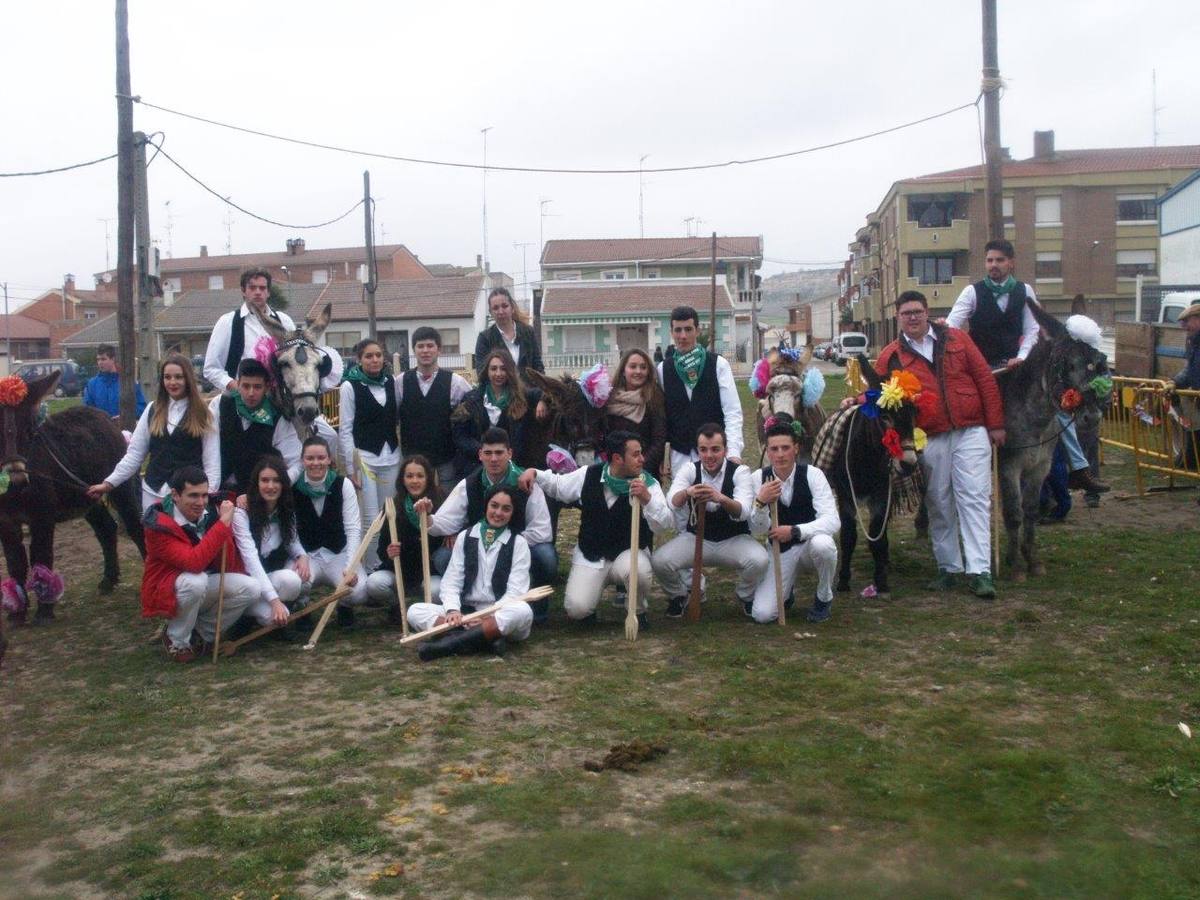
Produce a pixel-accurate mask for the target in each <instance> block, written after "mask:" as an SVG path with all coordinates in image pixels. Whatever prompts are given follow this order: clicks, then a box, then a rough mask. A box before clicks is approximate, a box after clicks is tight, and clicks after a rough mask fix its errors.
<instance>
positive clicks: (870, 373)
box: [855, 353, 883, 391]
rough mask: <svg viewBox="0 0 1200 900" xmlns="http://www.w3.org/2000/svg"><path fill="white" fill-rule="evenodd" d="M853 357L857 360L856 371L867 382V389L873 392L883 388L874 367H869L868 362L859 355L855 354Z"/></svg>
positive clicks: (864, 357)
mask: <svg viewBox="0 0 1200 900" xmlns="http://www.w3.org/2000/svg"><path fill="white" fill-rule="evenodd" d="M855 356H856V357H857V358H858V370H859V372H861V373H862V377H863V379H864V380H865V381H866V382H867V387H868V388H870V389H871V390H873V391H877V390H879V389H880V388H881V387H883V380H882V379H881V378H880V377H879V373H878V372H876V371H875V367H874V366H873V365H871V363H870V360H868V359H867V358H866V356H864V355H863V354H861V353H856V354H855Z"/></svg>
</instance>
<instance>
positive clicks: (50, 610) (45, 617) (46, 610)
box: [33, 603, 54, 625]
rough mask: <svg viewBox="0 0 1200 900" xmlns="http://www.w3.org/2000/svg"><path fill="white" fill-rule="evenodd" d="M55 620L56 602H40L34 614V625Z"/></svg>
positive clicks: (45, 623)
mask: <svg viewBox="0 0 1200 900" xmlns="http://www.w3.org/2000/svg"><path fill="white" fill-rule="evenodd" d="M53 621H54V604H52V603H39V604H38V608H37V612H36V613H34V614H33V624H34V625H47V624H49V623H50V622H53Z"/></svg>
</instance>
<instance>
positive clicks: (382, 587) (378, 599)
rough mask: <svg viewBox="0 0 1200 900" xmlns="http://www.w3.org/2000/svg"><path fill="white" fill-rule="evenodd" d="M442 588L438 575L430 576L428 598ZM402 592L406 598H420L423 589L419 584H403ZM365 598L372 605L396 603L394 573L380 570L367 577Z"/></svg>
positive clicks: (388, 570) (434, 595) (435, 594)
mask: <svg viewBox="0 0 1200 900" xmlns="http://www.w3.org/2000/svg"><path fill="white" fill-rule="evenodd" d="M441 586H442V579H441V576H440V575H431V576H430V579H429V596H431V597H436V596H437V595H438V589H439V588H440V587H441ZM404 592H405V596H407V597H421V596H423V595H424V588H423V587H422V586H421V583H420V582H418V583H416V584H409V583H408V582H407V581H406V582H405V583H404ZM367 597H368V599H370V600H371V602H373V603H383V604H386V605H388V606H390V605H391V604H393V603H395V602H396V573H395V572H392V571H391V570H390V569H380V570H379V571H378V572H372V573H371V574H370V575H368V576H367Z"/></svg>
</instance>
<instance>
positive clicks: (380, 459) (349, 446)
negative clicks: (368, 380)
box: [338, 378, 400, 472]
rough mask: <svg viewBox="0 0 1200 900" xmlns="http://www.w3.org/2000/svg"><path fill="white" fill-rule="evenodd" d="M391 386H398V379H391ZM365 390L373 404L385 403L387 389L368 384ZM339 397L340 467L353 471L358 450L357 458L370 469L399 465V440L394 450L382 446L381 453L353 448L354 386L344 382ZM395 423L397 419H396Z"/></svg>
mask: <svg viewBox="0 0 1200 900" xmlns="http://www.w3.org/2000/svg"><path fill="white" fill-rule="evenodd" d="M392 383H393V384H395V385H398V384H400V379H398V378H397V379H393V381H392ZM367 390H369V391H370V392H371V396H372V397H374V398H375V402H376V403H378V404H379V405H380V406H383V405H384V403H386V402H387V389H386V388H383V387H380V386H379V385H375V384H369V385H367ZM339 392H340V397H339V399H338V451H339V454H340V455H341V458H342V467H343V468H344V470H345V471H347V472H353V471H354V451H355V449H357V450H358V456H359V458H360V459H361V460H362V461H363V463H364V464H366V465H368V466H370V467H371V468H372V469H380V468H383V467H385V466H395V465H399V463H400V439H399V438H396V447H395V449H388V446H387V444H384V445H383V448H382V449H383V452H382V453H378V454H376V453H372V452H371V451H370V450H364V449H363V448H362V447H358V448H355V446H354V416H355V412H356V410H355V401H354V385H353V384H352V383H351V382H349V381H345V382H343V383H342V386H341V388H339ZM399 405H400V398H399V396H398V395H397V398H396V406H399ZM397 421H399V419H398V418H397Z"/></svg>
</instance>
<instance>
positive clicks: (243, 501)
mask: <svg viewBox="0 0 1200 900" xmlns="http://www.w3.org/2000/svg"><path fill="white" fill-rule="evenodd" d="M234 503H236V504H237V508H238V509H240V510H241V511H242V512H245V511H246V510H248V509H249V508H250V498H249V497H247V496H246V495H245V494H238V495H237V500H235V501H234Z"/></svg>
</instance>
